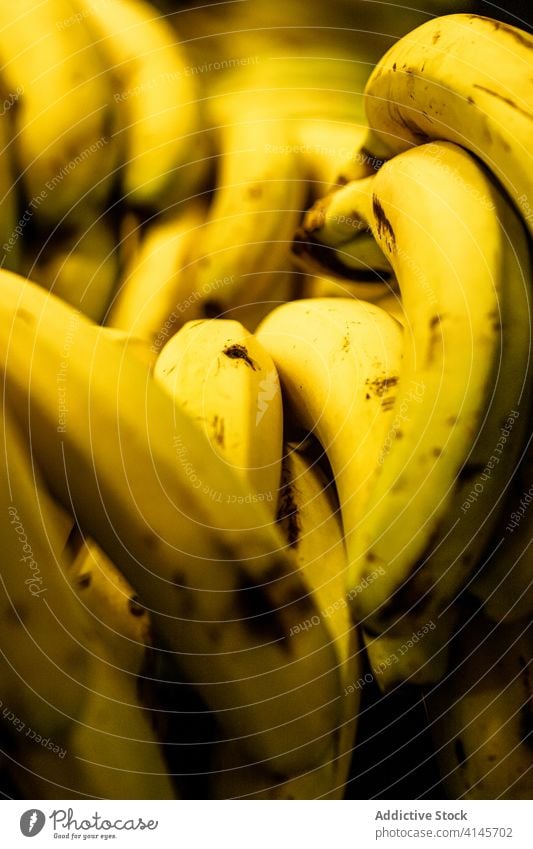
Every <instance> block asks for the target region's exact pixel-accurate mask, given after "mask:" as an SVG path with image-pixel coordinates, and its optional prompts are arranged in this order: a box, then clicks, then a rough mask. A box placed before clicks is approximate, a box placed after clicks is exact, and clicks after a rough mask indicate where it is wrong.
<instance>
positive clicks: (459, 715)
mask: <svg viewBox="0 0 533 849" xmlns="http://www.w3.org/2000/svg"><path fill="white" fill-rule="evenodd" d="M532 638H533V634H532V626H531V622H530V620H526V621H523V622H517V623H516V624H515V625H498V626H496V625H494V624H492V623H489V622H488V621H486V620H484V619H483V617H482V616H481V615H480V614H479V613H476V614H473V615H471V616H470V617H469V618H468V620H467V621H466V622H465V624H464V625H463V626H462V627H461V628H460V629H459V631H458V633H457V637H456V640H455V642H454V647H453V651H452V652H451V656H452V657H453V659H454V665H453V669H452V670H451V671H450V673H449V675H448V676H447V677H446V678H445V679H444V680H443V681H441V682H440V683H439V684H438V685H436V686H435V687H434V688H432V689H431V690H429V691H427V692H426V694H425V698H424V701H425V705H426V711H427V715H428V721H429V727H430V730H431V732H432V736H433V740H434V744H435V750H436V754H437V758H438V761H439V765H440V771H441V776H442V782H443V784H444V787H445V788H446V790H447V792H448V795H449V797H450V798H451V799H530V798H531V794H532V793H533V772H532V770H531V706H532V699H533V668H532V649H533V640H532Z"/></svg>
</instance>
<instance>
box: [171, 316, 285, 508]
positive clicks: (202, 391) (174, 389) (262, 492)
mask: <svg viewBox="0 0 533 849" xmlns="http://www.w3.org/2000/svg"><path fill="white" fill-rule="evenodd" d="M154 378H155V380H156V381H157V382H158V383H160V385H161V386H162V387H163V388H164V389H165V391H166V392H167V393H168V394H169V396H170V398H171V399H172V401H173V402H174V403H175V404H176V405H177V406H178V407H179V408H180V409H181V410H183V411H184V412H185V413H186V414H187V415H188V416H189V417H190V418H191V419H192V420H194V421H195V422H197V423H198V426H199V428H200V430H202V431H203V433H204V435H205V439H206V444H207V445H209V452H210V453H211V454H217V455H218V456H219V457H221V458H222V460H223V461H224V462H225V463H226V464H227V465H228V466H229V467H231V468H232V470H233V472H234V473H235V474H237V475H238V476H239V477H240V478H242V479H243V481H244V482H245V484H247V486H248V495H247V496H246V498H247V500H248V501H254V502H256V501H263V502H265V503H268V504H269V505H270V508H271V509H272V510H274V511H275V509H276V503H277V498H278V491H279V485H280V475H281V455H282V443H283V407H282V403H281V391H280V385H279V379H278V373H277V371H276V367H275V365H274V363H273V362H272V358H271V357H270V355H269V354H268V353H267V351H265V349H264V348H263V346H262V345H261V343H260V342H258V340H257V339H256V338H255V336H254V335H253V334H251V333H250V332H249V331H248V330H246V328H245V327H243V326H242V324H240V322H238V321H232V320H231V319H206V320H204V321H190V322H187V324H185V326H184V327H182V328H181V330H178V332H177V333H176V334H175V335H174V336H173V337H172V338H171V339H169V341H168V342H167V343H166V345H165V346H164V348H163V349H162V351H161V353H160V354H159V356H158V358H157V361H156V364H155V368H154ZM219 498H220V500H222V498H223V495H222V493H220V496H219Z"/></svg>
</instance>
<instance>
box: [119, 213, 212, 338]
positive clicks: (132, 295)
mask: <svg viewBox="0 0 533 849" xmlns="http://www.w3.org/2000/svg"><path fill="white" fill-rule="evenodd" d="M203 216H204V209H203V207H202V205H201V204H200V203H190V204H188V205H187V206H185V207H184V209H183V210H182V211H180V212H178V213H176V214H174V215H172V217H168V218H164V219H163V220H161V221H156V222H155V223H154V224H152V225H151V226H150V227H149V228H147V229H146V231H145V232H143V234H142V236H141V239H140V244H139V246H138V247H137V248H136V250H134V251H133V252H132V255H131V258H130V261H129V262H128V263H127V264H126V268H125V270H124V274H123V278H122V281H121V284H120V286H119V287H118V291H117V294H116V296H115V298H114V300H113V303H112V305H111V307H110V311H109V315H108V316H107V319H106V324H107V325H108V326H110V327H117V328H119V329H121V330H124V331H129V332H131V333H134V334H135V335H136V336H139V337H141V338H143V339H146V340H147V342H149V343H150V345H152V346H153V348H154V350H155V351H156V352H157V351H159V350H160V349H161V347H162V345H164V343H165V342H166V340H167V339H168V337H169V336H171V335H172V334H173V333H174V332H175V331H176V329H177V328H178V327H180V326H181V325H182V324H183V323H184V322H185V321H189V320H190V319H191V318H197V317H198V315H199V308H198V303H199V301H200V300H201V298H200V297H199V296H198V293H197V292H195V291H193V290H192V289H191V288H189V285H188V284H189V282H190V275H188V273H187V269H188V261H189V255H190V252H191V249H192V244H193V241H194V239H195V238H196V237H197V235H198V230H199V228H200V225H201V223H202V220H203Z"/></svg>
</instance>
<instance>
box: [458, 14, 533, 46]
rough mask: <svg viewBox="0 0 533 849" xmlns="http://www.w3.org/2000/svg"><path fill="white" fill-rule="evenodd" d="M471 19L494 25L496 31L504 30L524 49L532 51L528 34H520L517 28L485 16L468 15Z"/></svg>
mask: <svg viewBox="0 0 533 849" xmlns="http://www.w3.org/2000/svg"><path fill="white" fill-rule="evenodd" d="M468 17H469V18H472V19H476V20H478V21H486V22H487V23H489V24H492V26H493V27H494V29H495V30H496V31H498V30H502V31H503V32H505V33H507V35H510V36H511V38H514V39H515V40H516V41H518V43H519V44H522V45H523V46H524V47H527V49H528V50H531V48H532V47H533V44H532V43H531V39H530V38H528V36H527V34H526V33H522V32H520V30H517V29H516V28H515V27H513V26H510V25H509V24H505V23H504V22H503V21H496V20H494V19H493V18H487V17H485V15H468Z"/></svg>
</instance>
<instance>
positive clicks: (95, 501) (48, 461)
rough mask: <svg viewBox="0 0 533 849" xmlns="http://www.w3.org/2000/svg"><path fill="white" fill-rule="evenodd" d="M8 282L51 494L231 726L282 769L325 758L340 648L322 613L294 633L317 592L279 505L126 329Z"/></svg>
mask: <svg viewBox="0 0 533 849" xmlns="http://www.w3.org/2000/svg"><path fill="white" fill-rule="evenodd" d="M0 283H1V286H2V299H1V303H0V315H1V317H2V322H3V325H4V326H5V327H8V328H9V329H10V330H9V333H6V334H5V335H3V336H0V345H1V348H0V363H1V364H2V370H3V374H4V393H5V397H6V398H8V399H9V400H10V402H12V403H13V404H14V405H15V407H16V411H17V415H18V416H19V418H20V420H21V421H22V422H23V424H24V426H25V427H26V428H28V427H29V428H30V433H31V438H32V447H33V452H34V456H35V457H36V459H37V460H38V461H39V462H40V463H41V465H42V469H43V474H44V476H45V479H46V480H47V482H48V484H49V486H50V487H51V488H52V490H53V493H54V494H55V496H56V497H57V498H58V499H59V500H60V501H61V503H62V504H63V505H68V506H69V508H71V509H72V510H73V511H74V513H75V516H76V519H77V521H78V522H79V524H80V527H81V528H82V529H83V530H84V533H87V534H89V535H90V536H91V537H92V538H94V540H95V541H96V542H97V543H98V544H99V545H100V546H101V547H102V548H103V550H104V551H105V552H106V554H107V556H108V557H110V558H111V559H112V560H113V562H115V563H118V564H119V567H120V570H121V572H122V573H123V574H124V576H125V577H126V579H128V580H129V581H130V582H131V583H132V585H134V586H135V587H136V589H137V591H138V593H139V597H140V599H141V602H142V603H143V604H144V606H145V607H146V608H147V609H148V610H149V611H150V615H151V617H152V621H153V624H154V630H156V631H157V633H158V635H159V639H163V640H164V643H165V644H166V645H167V646H168V647H169V649H170V651H171V652H172V653H173V655H172V656H173V657H174V659H175V662H176V664H177V667H178V669H179V670H181V672H182V674H183V675H184V676H185V677H186V679H187V680H189V681H191V682H194V684H195V685H196V686H197V688H198V690H199V692H200V695H201V696H202V697H203V698H204V699H205V700H206V702H207V704H208V705H209V707H210V708H211V709H212V710H213V711H215V713H216V716H217V718H218V719H219V720H220V723H221V725H222V728H223V729H224V733H225V734H227V735H229V737H232V738H240V739H241V740H242V741H243V745H245V746H246V749H247V751H248V752H250V753H251V754H252V756H253V757H256V758H257V759H261V760H266V761H268V762H269V764H270V766H271V768H272V769H274V770H303V769H306V768H309V767H310V766H314V765H316V764H317V763H318V762H320V759H321V758H322V756H323V753H324V749H325V746H326V741H327V739H328V735H329V733H330V731H331V729H332V728H335V727H336V726H337V724H338V716H337V712H338V706H337V705H336V703H335V696H336V694H337V693H338V689H339V681H338V672H337V669H336V663H335V656H334V651H333V648H332V646H331V645H330V642H329V638H328V635H327V632H326V629H325V627H324V626H323V625H322V624H319V625H318V626H317V627H315V628H313V629H312V630H310V631H308V632H307V633H298V634H293V635H292V636H291V628H292V627H293V626H294V625H295V624H297V623H299V622H302V621H304V620H305V619H308V618H310V617H312V616H314V615H315V613H316V605H315V602H314V600H313V599H312V597H311V596H310V595H309V592H308V588H307V586H306V585H305V583H304V580H303V577H302V576H301V575H300V574H299V573H298V572H296V571H295V570H294V564H293V560H292V558H291V557H290V556H289V555H288V554H287V553H284V552H283V551H282V550H281V549H282V548H283V541H282V539H281V537H280V535H279V533H277V532H276V530H275V528H273V527H272V525H271V523H270V517H269V514H268V512H267V510H266V508H265V507H264V506H263V505H262V504H260V503H258V504H253V503H252V504H248V503H243V502H245V496H246V495H247V487H246V486H245V485H244V484H242V483H241V481H240V480H239V478H238V477H237V476H236V475H235V474H232V471H231V469H229V468H228V466H227V464H226V463H225V462H224V461H223V460H222V459H221V458H219V457H218V456H217V455H214V454H213V453H212V452H211V451H210V450H209V445H208V443H207V442H206V440H205V438H204V437H203V436H202V434H201V431H200V430H199V429H198V428H197V427H196V426H195V424H194V423H193V422H192V421H191V420H190V418H189V417H188V416H187V415H186V414H185V413H184V412H182V411H181V410H180V409H179V408H177V407H176V405H174V404H173V402H172V400H171V399H170V398H169V397H168V395H167V394H166V393H165V391H164V390H163V388H162V387H161V386H160V385H159V384H158V383H156V382H155V381H154V380H153V379H152V378H151V372H150V368H149V366H147V365H145V364H143V363H142V362H141V361H140V359H139V358H138V357H137V356H136V355H134V354H133V353H131V352H130V351H129V340H128V338H127V337H126V338H125V339H124V338H118V339H117V337H116V335H113V332H112V331H110V330H108V329H106V328H99V327H97V326H95V325H92V324H91V323H90V322H89V321H87V320H85V319H84V318H83V317H82V316H80V315H79V314H78V313H76V312H75V311H74V310H72V309H71V308H69V307H68V306H66V305H64V304H63V303H62V302H61V301H59V300H58V299H57V298H54V297H53V296H52V295H49V294H48V293H45V292H43V290H42V289H40V288H39V287H38V286H36V285H34V284H31V283H29V282H27V281H23V280H21V278H19V277H17V276H16V275H13V274H10V273H8V272H3V273H2V274H1V275H0ZM28 351H31V352H32V356H31V357H28ZM36 363H38V364H39V365H38V367H36V366H35V364H36ZM28 414H29V415H30V418H29V419H28ZM117 458H120V460H117ZM198 484H199V485H198ZM219 495H221V497H222V502H223V503H222V506H218V501H217V499H218V497H219ZM226 501H227V502H228V503H225V502H226ZM222 623H223V624H222Z"/></svg>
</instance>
